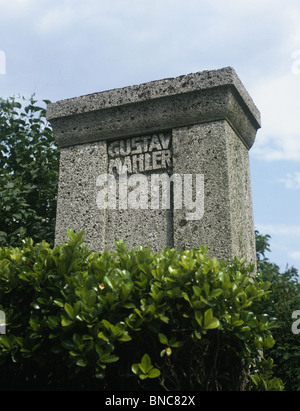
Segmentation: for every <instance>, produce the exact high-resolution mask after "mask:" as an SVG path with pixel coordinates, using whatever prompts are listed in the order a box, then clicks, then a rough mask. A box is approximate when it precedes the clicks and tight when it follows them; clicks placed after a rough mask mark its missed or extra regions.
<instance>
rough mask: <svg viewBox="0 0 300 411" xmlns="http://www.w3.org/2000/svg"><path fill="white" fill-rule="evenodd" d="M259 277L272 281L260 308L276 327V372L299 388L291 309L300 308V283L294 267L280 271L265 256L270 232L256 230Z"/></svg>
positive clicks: (298, 347)
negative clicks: (262, 233)
mask: <svg viewBox="0 0 300 411" xmlns="http://www.w3.org/2000/svg"><path fill="white" fill-rule="evenodd" d="M256 239H257V241H256V248H257V267H258V278H259V279H260V280H261V281H268V282H269V283H270V284H271V287H270V289H271V290H272V293H271V295H270V298H269V299H267V300H264V301H262V305H261V308H260V310H261V312H266V313H268V315H269V317H270V318H272V319H273V322H274V324H276V327H275V328H274V329H273V330H272V334H273V337H274V339H275V340H276V344H275V345H274V347H272V349H271V350H270V356H271V357H272V358H273V360H274V362H275V363H276V374H277V375H278V376H279V377H280V378H282V379H284V382H285V389H286V390H287V391H300V337H299V335H298V334H294V333H293V332H292V329H291V328H292V323H293V321H294V320H293V319H292V313H293V312H294V311H297V310H299V309H300V283H299V275H298V271H297V269H296V268H295V267H291V268H288V267H287V268H286V270H285V271H284V272H280V269H279V267H278V266H277V265H276V264H273V263H271V262H270V261H269V259H268V258H266V256H265V251H270V244H269V242H270V236H269V235H266V236H263V235H260V234H259V233H258V232H256Z"/></svg>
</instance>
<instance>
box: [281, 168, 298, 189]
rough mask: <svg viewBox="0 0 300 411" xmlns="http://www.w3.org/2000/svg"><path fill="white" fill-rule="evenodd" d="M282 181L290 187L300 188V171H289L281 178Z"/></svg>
mask: <svg viewBox="0 0 300 411" xmlns="http://www.w3.org/2000/svg"><path fill="white" fill-rule="evenodd" d="M279 181H280V182H282V183H284V184H285V187H286V188H288V189H295V190H299V189H300V172H299V171H295V172H294V173H293V174H291V173H288V174H287V175H286V177H285V178H280V179H279Z"/></svg>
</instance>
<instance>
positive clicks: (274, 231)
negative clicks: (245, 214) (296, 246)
mask: <svg viewBox="0 0 300 411" xmlns="http://www.w3.org/2000/svg"><path fill="white" fill-rule="evenodd" d="M255 226H256V229H257V230H258V231H259V232H260V233H261V234H264V235H265V234H270V235H271V236H272V235H276V236H283V237H289V238H291V237H293V238H295V237H297V238H298V237H300V226H292V225H287V224H255Z"/></svg>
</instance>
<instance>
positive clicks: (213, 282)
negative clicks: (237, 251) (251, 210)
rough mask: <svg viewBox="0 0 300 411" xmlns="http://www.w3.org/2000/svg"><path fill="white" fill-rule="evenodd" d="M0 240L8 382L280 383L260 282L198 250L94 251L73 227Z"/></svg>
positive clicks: (3, 362)
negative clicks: (41, 237) (65, 238)
mask: <svg viewBox="0 0 300 411" xmlns="http://www.w3.org/2000/svg"><path fill="white" fill-rule="evenodd" d="M69 237H70V241H69V242H68V243H66V244H63V245H61V246H56V247H55V248H53V249H52V248H51V247H50V246H49V244H47V243H46V242H42V243H39V244H36V245H34V244H33V241H32V240H26V241H23V245H22V247H20V248H12V247H3V248H0V309H1V310H3V311H4V312H5V315H6V335H1V336H0V367H1V368H2V370H5V373H4V372H1V377H0V379H2V381H0V382H1V386H2V388H3V387H4V388H6V389H9V388H11V389H16V388H22V389H26V388H28V389H98V390H139V389H144V390H153V389H155V390H160V389H162V390H163V389H168V390H198V391H201V390H244V389H247V390H252V389H263V390H265V389H267V390H281V389H283V383H282V382H281V380H279V379H277V378H274V376H273V366H274V364H273V362H272V359H268V358H265V357H264V355H265V351H266V350H268V349H270V348H271V347H273V345H274V339H273V337H272V334H271V331H270V329H271V328H272V322H271V321H270V319H269V318H268V316H266V315H262V314H261V313H260V312H259V311H258V310H257V307H258V306H259V304H261V303H262V302H263V300H264V299H267V298H268V291H267V289H268V287H269V283H264V282H258V281H257V280H256V279H253V278H251V271H252V267H251V266H245V262H244V261H243V260H238V259H234V260H233V261H232V262H231V263H230V264H226V263H225V262H224V261H217V260H216V259H215V258H209V257H208V256H207V254H206V249H205V248H204V247H202V248H200V249H193V250H186V251H176V250H174V249H168V248H167V249H165V250H163V251H162V252H161V253H156V254H153V253H152V252H151V250H150V249H145V248H139V249H138V250H127V249H126V248H125V246H124V244H123V243H122V242H118V243H116V246H117V251H116V252H115V253H110V252H108V251H105V252H103V253H94V252H91V251H90V250H88V249H87V248H86V247H84V246H83V243H82V237H83V234H82V233H80V234H74V233H72V232H71V231H69Z"/></svg>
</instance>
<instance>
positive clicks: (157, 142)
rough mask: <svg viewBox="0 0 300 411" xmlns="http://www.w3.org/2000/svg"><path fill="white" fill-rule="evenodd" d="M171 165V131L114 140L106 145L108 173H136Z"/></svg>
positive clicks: (162, 168) (166, 168)
mask: <svg viewBox="0 0 300 411" xmlns="http://www.w3.org/2000/svg"><path fill="white" fill-rule="evenodd" d="M171 166H172V152H171V133H158V134H153V135H148V136H141V137H132V138H128V139H126V140H116V141H113V142H112V143H109V145H108V173H109V174H114V173H117V174H123V173H125V172H127V173H129V174H132V173H133V174H137V173H142V172H145V171H156V170H168V169H170V167H171Z"/></svg>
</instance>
